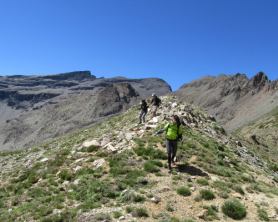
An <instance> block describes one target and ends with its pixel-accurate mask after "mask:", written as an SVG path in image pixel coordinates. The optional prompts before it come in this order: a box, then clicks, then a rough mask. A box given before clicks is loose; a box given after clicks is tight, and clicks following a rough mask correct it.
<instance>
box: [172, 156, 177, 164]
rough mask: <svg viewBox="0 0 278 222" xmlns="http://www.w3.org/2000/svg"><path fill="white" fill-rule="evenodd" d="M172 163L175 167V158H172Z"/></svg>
mask: <svg viewBox="0 0 278 222" xmlns="http://www.w3.org/2000/svg"><path fill="white" fill-rule="evenodd" d="M172 163H173V164H175V165H176V162H175V157H172Z"/></svg>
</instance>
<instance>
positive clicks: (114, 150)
mask: <svg viewBox="0 0 278 222" xmlns="http://www.w3.org/2000/svg"><path fill="white" fill-rule="evenodd" d="M106 148H107V150H108V151H111V152H117V150H118V147H114V146H112V144H108V146H107V147H106Z"/></svg>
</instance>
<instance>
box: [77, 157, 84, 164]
mask: <svg viewBox="0 0 278 222" xmlns="http://www.w3.org/2000/svg"><path fill="white" fill-rule="evenodd" d="M83 160H84V158H80V159H77V160H75V163H78V162H81V161H83Z"/></svg>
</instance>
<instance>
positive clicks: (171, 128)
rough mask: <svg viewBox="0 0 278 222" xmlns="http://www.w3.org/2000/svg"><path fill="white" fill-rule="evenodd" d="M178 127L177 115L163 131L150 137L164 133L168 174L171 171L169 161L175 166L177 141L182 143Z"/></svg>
mask: <svg viewBox="0 0 278 222" xmlns="http://www.w3.org/2000/svg"><path fill="white" fill-rule="evenodd" d="M180 125H181V124H180V119H179V117H178V116H177V115H175V116H174V118H173V123H168V124H167V125H166V126H165V127H164V128H163V129H161V130H159V131H157V132H156V133H155V134H154V135H152V137H155V136H156V135H157V134H160V133H163V132H164V131H166V148H167V154H168V168H169V171H168V172H169V173H170V172H171V171H172V168H171V161H172V163H173V164H175V162H174V158H175V156H176V153H177V147H178V139H181V141H182V142H183V141H184V140H183V138H182V129H181V126H180ZM171 153H172V157H171Z"/></svg>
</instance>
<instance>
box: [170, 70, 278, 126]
mask: <svg viewBox="0 0 278 222" xmlns="http://www.w3.org/2000/svg"><path fill="white" fill-rule="evenodd" d="M277 83H278V80H275V81H273V82H271V81H270V80H269V79H268V78H267V76H266V75H265V74H264V73H263V72H259V73H258V74H257V75H255V76H254V77H252V78H251V79H248V78H247V77H246V76H245V75H244V74H236V75H230V76H226V75H224V74H222V75H220V76H218V77H214V76H204V77H202V78H200V79H197V80H194V81H192V82H190V83H186V84H184V85H183V86H181V87H180V89H179V90H177V91H175V92H173V93H169V95H176V96H179V97H180V98H182V99H183V100H185V101H186V102H189V103H192V104H194V105H197V106H199V107H201V108H203V109H204V110H205V111H206V112H207V113H209V114H211V115H213V116H215V118H216V120H217V121H218V122H219V123H220V124H221V125H222V126H223V127H224V128H225V129H226V130H227V131H229V132H230V131H234V130H236V129H237V128H239V127H241V126H243V125H244V124H246V123H248V122H250V121H252V120H254V119H256V118H258V117H260V116H262V115H264V114H266V113H268V112H270V111H271V110H273V109H275V108H276V107H277V103H278V84H277Z"/></svg>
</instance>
